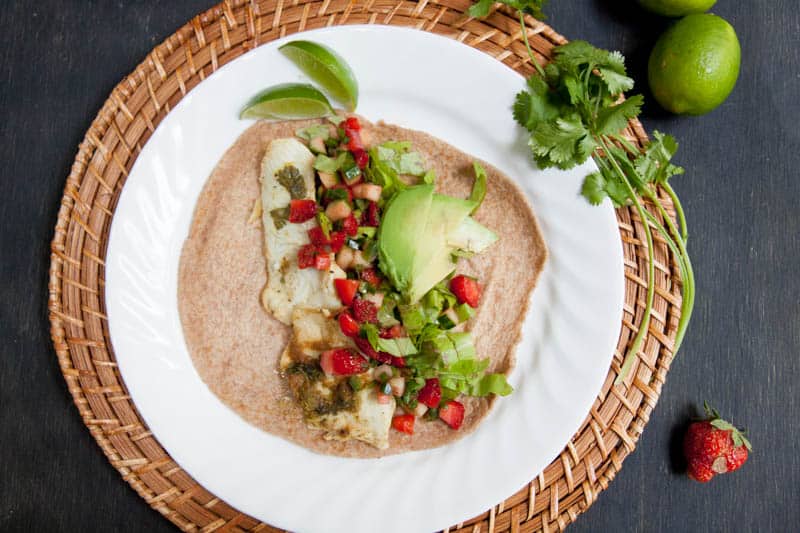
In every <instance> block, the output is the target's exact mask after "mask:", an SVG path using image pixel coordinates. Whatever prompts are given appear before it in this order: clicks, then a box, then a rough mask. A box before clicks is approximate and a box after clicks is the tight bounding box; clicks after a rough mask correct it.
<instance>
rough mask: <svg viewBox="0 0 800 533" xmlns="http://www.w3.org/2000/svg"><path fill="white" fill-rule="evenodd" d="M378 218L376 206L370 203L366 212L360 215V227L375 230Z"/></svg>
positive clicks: (378, 222) (378, 221)
mask: <svg viewBox="0 0 800 533" xmlns="http://www.w3.org/2000/svg"><path fill="white" fill-rule="evenodd" d="M380 221H381V220H380V216H379V215H378V204H376V203H375V202H370V203H369V207H368V208H367V210H366V211H364V212H363V213H362V214H361V225H362V226H370V227H373V228H377V227H378V224H380Z"/></svg>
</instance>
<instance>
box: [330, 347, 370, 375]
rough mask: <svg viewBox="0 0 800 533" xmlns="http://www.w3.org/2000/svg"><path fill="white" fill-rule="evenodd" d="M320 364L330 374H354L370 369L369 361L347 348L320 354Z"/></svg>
mask: <svg viewBox="0 0 800 533" xmlns="http://www.w3.org/2000/svg"><path fill="white" fill-rule="evenodd" d="M319 365H320V366H321V367H322V370H323V371H324V372H325V373H326V374H328V375H329V376H352V375H354V374H361V373H362V372H366V371H367V370H369V362H368V361H367V360H366V359H364V358H363V357H362V356H361V355H359V354H357V353H356V352H354V351H352V350H348V349H347V348H336V349H334V350H327V351H324V352H322V353H321V354H320V356H319Z"/></svg>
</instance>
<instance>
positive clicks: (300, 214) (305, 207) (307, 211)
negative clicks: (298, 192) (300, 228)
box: [289, 200, 317, 223]
mask: <svg viewBox="0 0 800 533" xmlns="http://www.w3.org/2000/svg"><path fill="white" fill-rule="evenodd" d="M315 216H317V202H315V201H314V200H292V201H291V202H289V222H295V223H299V222H305V221H306V220H311V219H312V218H314V217H315Z"/></svg>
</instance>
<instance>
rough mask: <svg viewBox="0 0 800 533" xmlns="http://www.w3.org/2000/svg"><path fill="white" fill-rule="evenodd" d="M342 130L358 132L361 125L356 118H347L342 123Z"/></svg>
mask: <svg viewBox="0 0 800 533" xmlns="http://www.w3.org/2000/svg"><path fill="white" fill-rule="evenodd" d="M344 128H345V129H347V130H355V131H359V130H360V129H361V123H360V122H359V121H358V118H356V117H347V119H346V120H345V121H344Z"/></svg>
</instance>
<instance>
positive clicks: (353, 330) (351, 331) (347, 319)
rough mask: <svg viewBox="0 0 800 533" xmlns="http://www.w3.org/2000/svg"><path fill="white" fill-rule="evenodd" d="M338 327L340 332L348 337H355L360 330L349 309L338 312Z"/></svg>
mask: <svg viewBox="0 0 800 533" xmlns="http://www.w3.org/2000/svg"><path fill="white" fill-rule="evenodd" d="M339 327H340V328H341V329H342V333H344V334H345V335H347V336H348V337H357V336H358V332H359V331H360V330H361V326H359V325H358V322H356V319H355V318H353V315H352V314H350V311H342V312H341V313H339Z"/></svg>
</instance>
